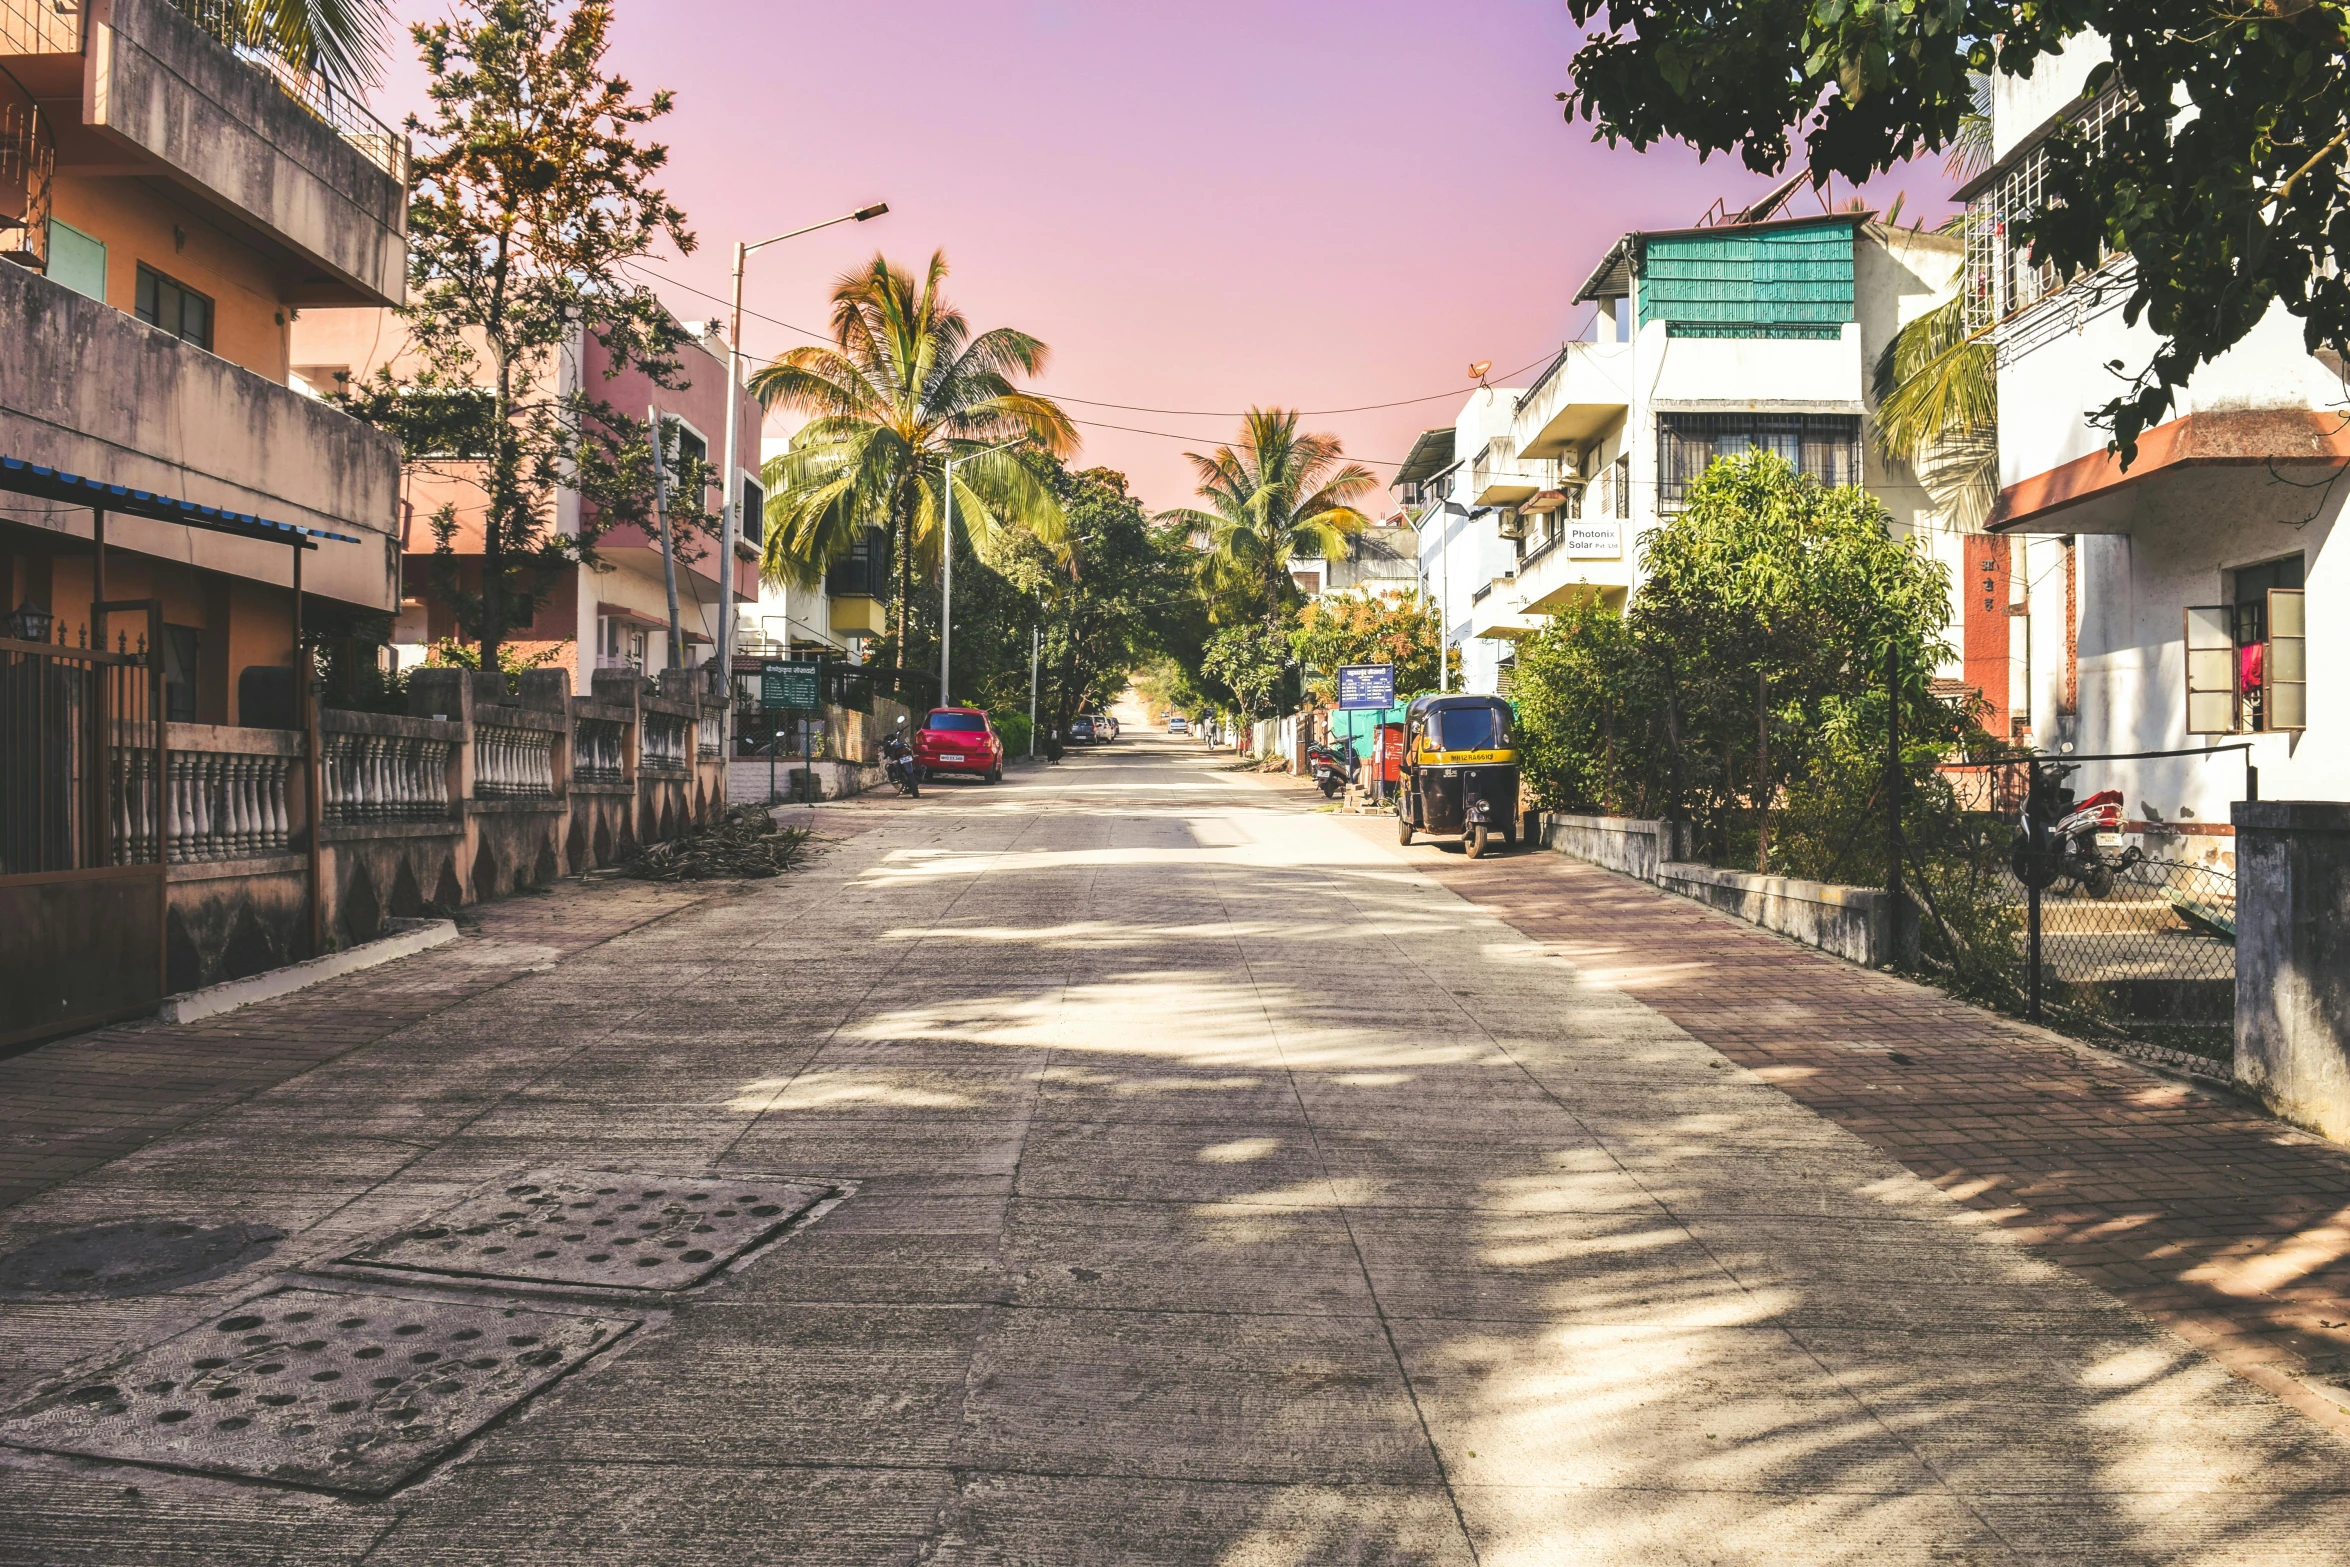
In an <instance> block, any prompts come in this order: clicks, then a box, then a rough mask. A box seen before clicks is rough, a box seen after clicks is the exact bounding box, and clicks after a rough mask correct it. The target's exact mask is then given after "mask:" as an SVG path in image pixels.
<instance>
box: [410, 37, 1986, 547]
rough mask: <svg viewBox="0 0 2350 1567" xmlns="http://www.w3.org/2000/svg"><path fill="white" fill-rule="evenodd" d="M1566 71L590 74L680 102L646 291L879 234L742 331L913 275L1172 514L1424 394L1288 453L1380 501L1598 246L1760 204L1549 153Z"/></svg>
mask: <svg viewBox="0 0 2350 1567" xmlns="http://www.w3.org/2000/svg"><path fill="white" fill-rule="evenodd" d="M397 10H398V13H399V14H400V15H401V17H402V18H403V19H404V20H414V19H419V18H429V17H435V16H439V15H442V14H445V12H446V10H447V0H399V3H398V6H397ZM689 20H690V25H688V24H689ZM1573 48H1574V33H1573V30H1572V29H1571V28H1570V27H1569V25H1568V23H1567V19H1566V15H1565V12H1564V10H1563V9H1562V7H1561V6H1560V5H1559V4H1558V3H1557V0H1466V3H1462V0H1455V3H1452V4H1437V3H1434V0H1420V3H1417V4H1407V3H1404V0H1354V3H1349V4H1335V3H1325V4H1318V5H1309V4H1298V3H1281V0H1271V3H1268V0H1257V3H1254V4H1242V3H1237V0H1186V3H1185V4H1182V5H1172V6H1170V5H1158V6H1143V5H1138V4H1130V3H1125V0H1083V3H1080V0H1003V3H982V4H971V3H968V0H965V3H959V4H945V3H939V0H884V3H877V4H863V5H854V4H841V3H838V0H833V3H828V4H821V5H815V4H805V3H798V0H787V3H782V4H776V3H772V0H691V3H690V4H687V3H684V0H667V3H655V0H619V4H618V22H617V27H616V41H615V44H614V48H613V52H612V55H611V60H612V64H613V68H614V69H615V70H616V71H617V73H618V74H620V75H622V76H625V77H626V78H628V79H629V80H630V81H631V82H632V83H634V84H635V85H636V86H637V87H638V88H639V89H640V90H649V89H651V88H654V87H666V88H669V89H671V90H672V91H673V92H675V94H676V95H677V110H676V112H675V114H673V115H672V116H670V117H669V118H668V119H667V120H665V121H662V122H659V124H658V134H659V136H660V139H662V140H664V141H666V142H667V143H668V145H669V147H670V149H671V172H670V177H669V180H668V189H669V193H670V195H671V197H672V199H673V200H675V201H676V202H677V203H678V204H679V205H680V206H682V207H683V208H684V209H685V211H686V213H687V215H688V216H689V218H690V219H691V220H692V224H693V227H694V230H695V232H696V233H697V235H698V236H699V238H700V240H701V248H700V249H699V250H698V251H697V252H696V253H695V254H694V255H693V256H691V257H688V258H684V259H682V260H673V261H671V262H670V263H668V264H667V265H666V266H665V267H664V268H663V272H664V274H665V276H666V277H667V278H668V279H671V280H673V281H674V282H675V283H677V284H680V285H685V286H686V287H690V288H696V289H701V290H704V291H706V292H707V293H709V294H714V295H721V296H722V295H724V293H725V292H726V276H727V266H728V258H729V256H730V255H731V252H732V247H733V243H734V241H735V240H737V239H738V238H739V239H757V238H763V237H765V236H766V235H768V234H771V233H775V232H777V231H779V230H783V229H789V228H795V227H798V226H799V225H801V224H803V223H810V222H815V221H818V220H820V219H822V218H826V217H830V216H833V215H835V214H837V213H841V212H845V211H848V210H850V209H852V208H854V207H857V206H861V205H863V204H865V203H867V202H872V201H877V200H878V201H886V202H888V203H889V205H890V211H889V214H888V215H887V216H886V217H883V218H880V219H877V220H876V221H874V222H872V223H867V224H861V225H847V226H844V227H842V228H839V229H835V230H830V231H827V232H825V233H822V234H817V235H811V236H809V237H807V238H805V239H799V240H794V241H791V242H789V243H788V244H785V245H781V246H778V247H776V248H774V249H772V250H769V251H766V252H763V253H761V254H760V255H759V256H757V257H755V258H754V260H753V262H752V270H751V273H750V280H749V284H748V287H747V289H746V293H745V300H746V304H747V306H748V308H749V309H751V310H754V311H758V312H762V313H764V314H766V315H769V316H773V317H776V318H779V319H780V320H783V321H789V322H793V323H796V324H797V325H799V326H802V327H810V328H821V327H822V325H823V323H824V320H825V314H826V312H825V304H824V301H825V295H826V291H827V289H828V287H829V285H830V284H831V281H832V280H833V278H834V277H836V276H837V275H838V274H839V273H840V272H841V271H842V270H844V269H846V268H848V267H851V266H854V265H856V264H857V263H859V262H861V261H863V260H865V259H866V258H868V257H869V256H870V255H871V254H872V253H873V251H874V250H875V249H876V248H880V249H882V250H884V251H886V252H887V253H888V254H889V255H890V256H891V257H892V258H893V259H895V260H897V261H899V262H901V263H903V264H906V265H909V266H918V265H919V264H920V263H921V262H922V261H923V260H924V259H925V258H927V257H928V255H929V254H930V252H931V251H932V250H933V249H934V248H941V247H943V248H944V249H945V250H946V252H947V256H948V258H949V260H950V261H951V263H952V264H953V277H952V279H951V283H950V292H951V296H952V297H953V298H954V299H955V301H956V302H957V303H958V304H960V305H961V307H962V308H963V310H964V312H965V313H966V314H967V315H968V316H969V317H970V319H971V321H972V323H973V325H974V326H975V327H978V328H982V329H984V328H986V327H990V326H999V325H1001V326H1017V327H1020V328H1022V329H1024V330H1026V331H1029V332H1032V333H1034V334H1036V335H1037V336H1038V337H1041V338H1043V339H1044V340H1045V342H1047V343H1049V344H1050V345H1051V346H1052V350H1053V358H1052V363H1051V365H1050V367H1049V370H1048V373H1047V374H1046V375H1045V376H1044V378H1043V379H1042V380H1041V381H1040V382H1039V383H1038V385H1039V389H1040V390H1043V391H1046V392H1049V393H1052V394H1055V395H1057V396H1061V397H1063V398H1066V399H1069V400H1070V401H1068V403H1067V405H1066V406H1067V407H1068V409H1069V412H1070V413H1071V415H1072V416H1073V417H1076V418H1078V419H1080V420H1085V421H1091V422H1090V423H1086V424H1081V425H1080V430H1081V432H1082V434H1083V435H1084V437H1085V450H1084V452H1083V454H1082V455H1081V457H1080V459H1079V460H1080V462H1081V463H1083V464H1088V465H1090V464H1102V465H1106V466H1109V467H1113V468H1118V469H1121V470H1123V471H1124V472H1125V473H1127V474H1128V475H1129V476H1130V477H1131V478H1132V480H1133V482H1134V486H1135V488H1136V490H1137V491H1138V492H1139V493H1140V494H1141V495H1142V496H1143V497H1144V499H1145V500H1146V501H1148V502H1149V503H1150V504H1152V505H1154V506H1169V505H1176V504H1181V503H1183V502H1185V501H1187V500H1188V499H1189V498H1190V494H1191V481H1190V477H1189V474H1190V470H1189V467H1188V465H1187V464H1186V463H1185V462H1184V461H1183V458H1182V455H1181V454H1182V453H1183V451H1184V450H1186V448H1189V449H1193V450H1204V449H1206V448H1207V447H1208V446H1211V445H1213V444H1214V443H1215V442H1216V441H1217V440H1220V439H1223V438H1225V437H1226V436H1228V435H1229V434H1230V433H1231V432H1232V430H1233V427H1234V425H1235V422H1236V420H1235V417H1233V416H1236V415H1237V413H1238V411H1239V410H1240V409H1242V408H1244V407H1246V406H1248V405H1249V404H1250V403H1252V402H1253V403H1279V404H1284V405H1287V406H1292V407H1302V408H1306V409H1335V408H1349V407H1355V406H1359V405H1362V404H1367V403H1386V402H1393V401H1396V400H1398V399H1404V398H1415V397H1423V396H1426V395H1427V394H1430V393H1444V394H1446V395H1445V396H1444V397H1442V398H1438V399H1436V400H1432V401H1425V402H1418V403H1414V404H1413V405H1411V406H1409V407H1401V408H1388V409H1382V410H1378V411H1373V412H1363V413H1346V414H1337V413H1332V414H1327V415H1321V416H1317V417H1315V418H1313V419H1312V420H1310V421H1309V424H1310V426H1311V427H1312V428H1315V429H1323V430H1330V431H1334V432H1336V433H1337V434H1338V435H1340V436H1341V437H1343V438H1344V440H1345V442H1346V446H1347V449H1348V451H1349V452H1350V453H1352V454H1357V455H1359V456H1361V457H1362V458H1364V459H1365V460H1366V461H1370V460H1383V461H1381V462H1380V463H1379V465H1378V466H1379V471H1380V475H1381V477H1382V479H1384V478H1385V477H1386V476H1387V474H1388V472H1389V471H1391V469H1390V467H1389V466H1388V465H1389V464H1391V463H1392V462H1393V461H1394V460H1396V459H1400V458H1401V457H1402V456H1403V455H1404V454H1405V452H1406V451H1408V450H1409V448H1410V446H1411V442H1412V438H1413V436H1414V435H1415V434H1416V433H1417V432H1418V431H1419V430H1421V429H1423V428H1426V427H1428V426H1432V425H1438V424H1449V423H1450V422H1451V419H1452V416H1453V414H1454V412H1455V411H1456V410H1457V408H1458V406H1459V398H1460V393H1461V391H1462V389H1464V387H1465V384H1466V381H1465V376H1464V371H1465V370H1466V368H1467V366H1468V365H1469V364H1470V363H1471V362H1472V361H1474V360H1481V359H1489V360H1491V361H1493V365H1494V374H1493V379H1494V383H1495V384H1496V385H1505V384H1511V383H1509V382H1505V381H1504V380H1503V376H1504V374H1505V373H1507V372H1510V371H1514V370H1517V369H1518V368H1519V367H1520V366H1523V365H1527V364H1529V363H1532V362H1536V361H1543V360H1546V359H1547V358H1548V356H1549V355H1550V354H1551V353H1552V352H1554V351H1555V350H1556V348H1557V346H1558V344H1559V342H1560V341H1561V340H1562V339H1563V338H1566V337H1569V336H1580V335H1581V334H1582V330H1583V328H1584V327H1585V325H1586V323H1587V322H1588V319H1589V307H1588V306H1585V307H1580V308H1571V307H1570V306H1569V304H1568V299H1569V297H1570V296H1571V295H1572V294H1573V292H1574V289H1575V285H1576V284H1577V283H1578V282H1580V281H1581V279H1582V278H1583V276H1584V274H1585V273H1586V272H1588V270H1589V269H1590V267H1591V266H1592V264H1593V263H1594V262H1595V261H1596V260H1597V258H1598V257H1599V256H1600V255H1601V254H1602V253H1603V252H1604V251H1605V250H1606V249H1607V247H1608V246H1609V245H1610V244H1612V243H1613V242H1614V241H1615V239H1616V237H1617V236H1618V235H1619V234H1620V233H1622V232H1623V231H1624V230H1626V229H1628V228H1637V227H1652V228H1654V227H1673V226H1679V225H1683V224H1687V223H1691V222H1694V221H1695V220H1696V219H1697V217H1698V215H1699V214H1700V213H1702V212H1703V211H1704V210H1705V208H1706V207H1707V205H1708V204H1709V203H1711V202H1712V201H1713V199H1714V198H1715V197H1716V196H1718V195H1726V196H1728V197H1730V198H1731V199H1732V200H1733V201H1737V200H1739V199H1741V198H1745V199H1751V198H1752V197H1753V196H1754V195H1755V194H1757V193H1759V192H1760V191H1761V190H1762V189H1764V188H1766V187H1767V186H1768V184H1769V183H1770V182H1769V181H1768V180H1765V179H1763V178H1761V177H1759V176H1755V175H1751V174H1748V173H1747V172H1746V171H1745V170H1744V169H1743V168H1742V167H1740V166H1739V165H1738V164H1736V163H1735V162H1734V161H1732V162H1725V161H1724V160H1723V159H1721V158H1715V159H1714V160H1713V161H1712V162H1711V163H1709V164H1706V165H1704V166H1702V167H1701V166H1700V165H1699V163H1698V161H1697V159H1696V157H1695V156H1694V155H1693V154H1691V153H1689V152H1688V151H1686V150H1685V149H1682V148H1679V147H1672V148H1665V149H1659V150H1656V151H1652V152H1649V153H1646V154H1637V153H1633V152H1631V151H1629V150H1616V151H1610V150H1609V149H1607V148H1606V147H1604V146H1600V145H1596V144H1594V143H1593V142H1592V141H1591V140H1590V133H1589V129H1588V127H1586V126H1580V125H1578V126H1569V125H1567V124H1565V123H1564V122H1563V121H1562V119H1561V117H1560V113H1559V108H1560V106H1559V104H1558V103H1557V102H1556V101H1555V99H1554V97H1553V94H1555V93H1556V92H1557V91H1558V90H1559V89H1560V88H1561V87H1562V86H1564V85H1565V84H1566V80H1567V72H1566V66H1567V60H1568V58H1569V57H1570V55H1571V54H1572V53H1573ZM421 82H422V72H421V68H420V67H419V66H418V65H417V64H416V62H415V59H414V51H413V50H412V49H411V48H409V47H408V46H407V44H406V40H405V39H404V38H403V39H401V40H400V41H399V47H398V49H397V51H396V53H395V55H394V58H393V60H392V62H391V69H390V72H389V79H388V80H387V82H386V84H385V87H384V88H383V90H382V91H380V92H379V93H378V94H376V103H377V105H378V107H379V109H380V110H381V111H384V112H386V113H387V115H393V114H397V113H400V112H404V111H405V110H406V109H408V108H409V107H410V106H412V105H414V104H415V103H417V102H419V101H420V100H421ZM1883 184H1884V188H1883V189H1881V190H1877V191H1872V193H1871V194H1872V195H1876V196H1881V197H1882V198H1883V199H1886V200H1890V198H1891V196H1892V195H1893V193H1894V191H1895V190H1896V189H1901V188H1906V189H1907V190H1908V191H1909V197H1910V199H1909V205H1908V208H1907V212H1908V213H1910V214H1918V213H1924V214H1926V215H1928V216H1929V217H1932V216H1938V215H1940V214H1941V213H1942V212H1944V211H1945V210H1947V204H1946V203H1945V202H1944V201H1942V200H1941V197H1942V194H1943V192H1944V190H1945V189H1947V185H1948V182H1947V181H1945V180H1944V179H1942V178H1941V175H1940V172H1939V169H1938V168H1936V167H1934V166H1932V165H1928V166H1925V167H1921V168H1918V169H1916V170H1914V171H1913V172H1912V173H1911V175H1910V176H1909V178H1908V179H1906V180H1905V181H1886V182H1883ZM1811 200H1812V198H1811V197H1810V196H1809V194H1808V193H1807V194H1805V195H1803V196H1801V197H1799V198H1798V201H1799V203H1800V205H1799V206H1798V208H1797V209H1795V210H1803V208H1804V207H1808V206H1809V205H1810V204H1811ZM686 287H672V288H665V289H664V291H663V292H664V294H665V297H666V298H667V299H668V301H669V303H670V305H671V307H672V308H673V309H675V310H676V311H677V312H678V314H680V315H681V316H685V317H688V318H698V317H705V316H710V315H717V314H722V313H723V310H724V306H723V305H722V304H720V303H717V302H714V301H712V300H708V299H703V298H700V297H698V296H696V295H695V294H693V293H690V292H687V291H686ZM744 338H745V342H746V345H747V346H748V348H749V349H750V350H751V351H752V352H753V353H755V354H760V355H771V354H774V353H776V352H779V351H780V350H781V349H783V348H786V347H789V346H791V345H793V344H795V343H799V342H804V341H807V339H806V338H804V337H801V336H799V335H796V334H794V333H792V332H789V331H787V330H786V329H785V328H783V327H781V326H777V325H773V324H771V323H768V322H763V321H747V322H746V328H745V332H744ZM1528 374H1531V372H1528ZM1524 379H1525V378H1524V377H1520V378H1519V379H1518V381H1517V382H1516V384H1520V385H1522V384H1524ZM1080 398H1083V399H1090V400H1092V404H1100V403H1124V404H1135V405H1140V406H1142V407H1146V408H1151V409H1174V410H1205V411H1206V412H1205V413H1204V414H1201V413H1191V412H1185V413H1139V412H1133V411H1129V410H1120V409H1115V408H1106V407H1100V406H1093V405H1092V404H1087V403H1080V402H1077V401H1075V400H1076V399H1080ZM1104 425H1128V426H1134V427H1138V428H1141V429H1146V430H1151V431H1160V432H1170V433H1172V434H1174V435H1176V436H1179V437H1182V438H1181V439H1164V438H1160V437H1159V436H1155V435H1140V434H1131V433H1126V432H1123V431H1119V430H1114V429H1107V428H1103V427H1102V426H1104ZM775 428H776V429H777V430H778V431H780V430H781V429H782V425H781V424H780V422H779V423H778V424H777V425H776V426H775Z"/></svg>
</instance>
